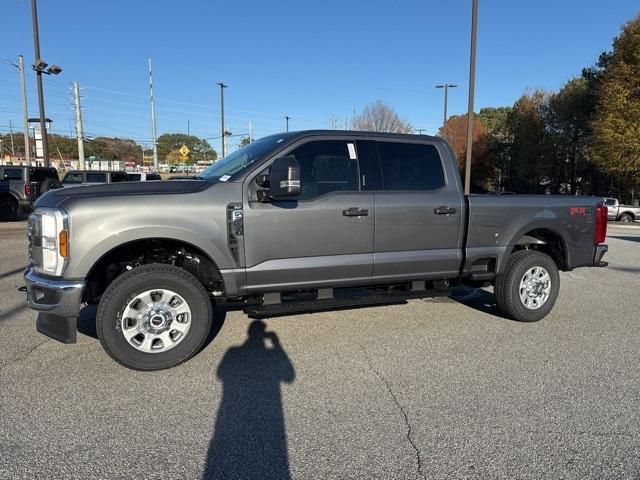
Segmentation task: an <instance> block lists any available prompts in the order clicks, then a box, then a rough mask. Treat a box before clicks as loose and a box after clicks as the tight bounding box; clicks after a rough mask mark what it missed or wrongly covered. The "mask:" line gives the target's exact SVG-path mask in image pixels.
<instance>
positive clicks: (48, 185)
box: [40, 178, 62, 194]
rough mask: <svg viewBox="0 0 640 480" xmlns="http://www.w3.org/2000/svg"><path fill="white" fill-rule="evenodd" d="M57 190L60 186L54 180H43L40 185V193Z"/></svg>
mask: <svg viewBox="0 0 640 480" xmlns="http://www.w3.org/2000/svg"><path fill="white" fill-rule="evenodd" d="M57 188H62V184H61V183H60V182H59V181H58V180H55V179H53V178H45V179H44V180H43V181H42V182H41V183H40V193H41V194H43V193H46V192H48V191H49V190H55V189H57Z"/></svg>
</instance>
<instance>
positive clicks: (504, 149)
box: [439, 16, 640, 202]
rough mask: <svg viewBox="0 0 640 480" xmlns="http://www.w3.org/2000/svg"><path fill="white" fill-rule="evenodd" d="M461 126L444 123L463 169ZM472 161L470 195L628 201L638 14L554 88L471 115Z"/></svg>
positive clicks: (638, 152) (637, 86) (463, 122)
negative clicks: (590, 61)
mask: <svg viewBox="0 0 640 480" xmlns="http://www.w3.org/2000/svg"><path fill="white" fill-rule="evenodd" d="M466 128H467V118H466V115H461V116H454V117H451V118H450V119H448V121H447V123H446V138H447V140H448V141H449V142H450V143H451V145H452V148H453V150H454V152H455V153H456V156H457V158H458V161H459V164H460V168H461V170H464V163H465V158H466ZM439 133H440V135H442V134H443V131H442V129H440V132H439ZM471 161H472V170H473V174H472V185H473V189H474V191H476V192H484V191H491V190H494V191H513V192H517V193H552V194H571V195H597V196H609V195H611V196H616V197H619V198H621V199H622V200H624V201H627V202H629V201H631V200H632V197H633V196H635V195H634V193H637V192H638V190H639V189H638V187H639V186H640V16H638V17H636V18H635V19H634V20H632V21H630V22H629V23H627V24H626V25H625V26H624V27H623V29H622V31H621V33H620V35H619V36H618V37H616V38H615V40H614V42H613V49H612V50H611V51H608V52H604V53H602V54H601V55H600V58H599V60H598V62H597V63H596V65H593V66H590V67H587V68H584V69H583V71H582V73H581V74H580V75H579V76H577V77H575V78H573V79H571V80H569V81H568V82H566V83H565V84H564V85H563V86H562V88H561V89H560V90H559V91H557V92H545V91H542V90H533V91H529V92H526V93H525V94H524V95H522V96H521V97H520V98H519V99H518V100H517V101H516V102H515V103H514V104H513V105H512V106H509V107H497V108H483V109H481V110H480V112H478V113H477V114H474V118H473V148H472V160H471Z"/></svg>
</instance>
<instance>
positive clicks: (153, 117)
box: [149, 57, 158, 172]
mask: <svg viewBox="0 0 640 480" xmlns="http://www.w3.org/2000/svg"><path fill="white" fill-rule="evenodd" d="M149 100H150V102H151V139H152V141H153V168H154V170H155V171H156V172H157V171H158V142H157V141H156V109H155V105H154V101H153V75H152V74H151V57H149Z"/></svg>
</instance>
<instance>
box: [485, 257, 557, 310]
mask: <svg viewBox="0 0 640 480" xmlns="http://www.w3.org/2000/svg"><path fill="white" fill-rule="evenodd" d="M534 267H543V268H544V269H545V270H547V272H548V273H549V277H550V279H551V290H550V292H549V297H548V299H547V301H546V302H545V303H544V304H543V305H542V306H541V307H539V308H538V309H536V310H532V309H529V308H527V307H526V306H525V305H524V303H523V302H522V300H521V299H520V292H519V290H520V281H521V280H522V278H523V277H524V275H525V273H526V272H527V270H529V269H532V268H534ZM493 290H494V293H495V297H496V303H497V304H498V308H500V310H501V311H502V313H504V314H505V315H507V316H508V317H509V318H512V319H514V320H518V321H519V322H537V321H538V320H541V319H543V318H544V317H545V316H546V315H547V314H548V313H549V312H550V311H551V309H552V308H553V306H554V305H555V303H556V299H557V298H558V292H559V291H560V274H559V273H558V266H557V265H556V262H554V261H553V259H552V258H551V257H550V256H549V255H547V254H546V253H542V252H538V251H535V250H519V251H517V252H515V253H514V254H513V255H511V257H509V260H508V262H507V266H506V268H505V270H504V272H503V273H502V274H501V275H498V277H497V278H496V281H495V284H494V289H493Z"/></svg>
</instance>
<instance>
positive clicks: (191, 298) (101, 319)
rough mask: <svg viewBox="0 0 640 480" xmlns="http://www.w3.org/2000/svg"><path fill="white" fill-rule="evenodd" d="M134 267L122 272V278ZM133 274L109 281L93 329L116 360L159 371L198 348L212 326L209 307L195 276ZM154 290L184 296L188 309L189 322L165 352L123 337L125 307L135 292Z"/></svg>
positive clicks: (185, 358) (179, 360) (204, 293)
mask: <svg viewBox="0 0 640 480" xmlns="http://www.w3.org/2000/svg"><path fill="white" fill-rule="evenodd" d="M139 268H144V267H139ZM135 270H136V269H134V270H132V271H130V272H127V273H125V274H123V277H124V276H125V275H130V274H132V273H134V271H135ZM135 273H136V274H134V275H131V276H130V277H129V278H123V279H122V281H120V282H118V284H117V285H114V284H112V286H113V287H114V288H113V290H112V291H109V289H111V287H109V289H108V290H107V292H105V295H103V298H102V299H101V301H100V305H99V306H98V319H97V322H96V329H97V331H98V337H99V338H100V341H101V343H102V345H103V347H104V348H105V350H106V351H107V353H109V355H110V356H111V357H113V358H114V359H115V360H116V361H118V362H119V363H121V364H123V365H125V366H126V367H129V368H133V369H136V370H160V369H164V368H170V367H173V366H175V365H178V364H180V363H182V362H184V361H185V360H188V359H189V358H190V357H191V356H193V355H194V354H195V353H196V352H197V351H198V350H199V349H200V347H201V346H202V344H203V343H204V341H205V340H206V338H207V335H208V334H209V330H210V328H211V317H212V308H211V301H210V300H209V298H208V296H207V295H206V291H205V290H204V289H203V288H202V286H201V285H199V283H197V282H198V281H197V280H196V279H195V277H192V279H193V280H192V281H188V280H187V279H185V278H183V276H182V275H180V276H179V275H175V274H172V273H171V272H166V271H162V272H161V271H147V272H135ZM185 273H186V272H185ZM187 275H188V274H187ZM118 280H119V279H118ZM185 280H186V281H185ZM154 289H167V290H172V291H174V292H175V293H177V294H178V295H180V296H181V297H183V298H184V299H185V301H186V302H187V304H188V305H189V308H190V309H191V325H190V327H189V331H188V332H187V334H186V336H185V338H184V339H183V340H182V341H181V342H180V343H179V344H177V345H176V346H174V347H173V348H171V349H169V350H167V351H165V352H159V353H146V352H142V351H140V350H138V349H136V348H135V347H133V346H132V345H131V344H130V343H129V342H128V341H127V339H126V338H125V337H124V335H123V334H122V327H121V318H122V313H123V312H124V309H125V308H126V306H127V305H129V303H130V302H131V301H132V300H133V299H134V298H135V297H136V296H137V295H139V294H140V293H142V292H144V291H147V290H154ZM107 293H108V294H107Z"/></svg>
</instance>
